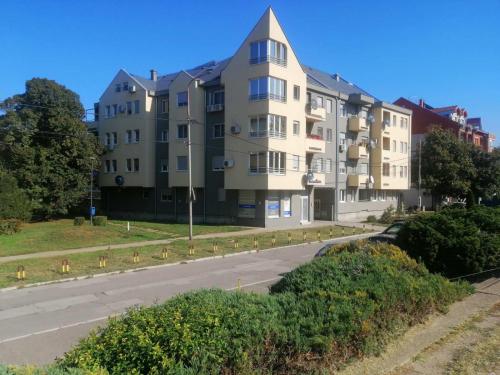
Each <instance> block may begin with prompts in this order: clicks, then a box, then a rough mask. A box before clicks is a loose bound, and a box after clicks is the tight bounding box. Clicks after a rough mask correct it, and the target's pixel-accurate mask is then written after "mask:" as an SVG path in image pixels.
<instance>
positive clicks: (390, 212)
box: [379, 204, 395, 224]
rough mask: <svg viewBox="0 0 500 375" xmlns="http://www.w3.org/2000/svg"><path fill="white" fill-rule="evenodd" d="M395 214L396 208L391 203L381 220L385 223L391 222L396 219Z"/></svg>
mask: <svg viewBox="0 0 500 375" xmlns="http://www.w3.org/2000/svg"><path fill="white" fill-rule="evenodd" d="M394 214H395V210H394V207H393V205H392V204H391V205H390V206H389V207H387V208H386V209H385V210H384V212H383V213H382V215H381V216H380V220H379V221H380V222H381V223H383V224H391V223H392V221H393V220H394Z"/></svg>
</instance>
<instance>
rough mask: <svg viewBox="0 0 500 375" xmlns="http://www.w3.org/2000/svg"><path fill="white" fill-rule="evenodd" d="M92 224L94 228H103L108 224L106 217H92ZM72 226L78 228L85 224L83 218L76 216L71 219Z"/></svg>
mask: <svg viewBox="0 0 500 375" xmlns="http://www.w3.org/2000/svg"><path fill="white" fill-rule="evenodd" d="M92 223H93V224H94V225H96V226H100V227H104V226H106V225H107V224H108V217H107V216H94V217H93V219H92ZM73 224H74V225H76V226H80V225H83V224H85V218H84V217H83V216H77V217H75V218H74V219H73Z"/></svg>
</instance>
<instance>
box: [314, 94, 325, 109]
mask: <svg viewBox="0 0 500 375" xmlns="http://www.w3.org/2000/svg"><path fill="white" fill-rule="evenodd" d="M316 104H317V105H318V108H323V107H324V103H323V97H322V96H317V97H316Z"/></svg>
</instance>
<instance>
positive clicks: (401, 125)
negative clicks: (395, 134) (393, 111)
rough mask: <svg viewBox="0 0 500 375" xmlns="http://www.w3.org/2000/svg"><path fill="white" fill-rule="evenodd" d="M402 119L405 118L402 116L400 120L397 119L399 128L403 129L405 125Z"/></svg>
mask: <svg viewBox="0 0 500 375" xmlns="http://www.w3.org/2000/svg"><path fill="white" fill-rule="evenodd" d="M404 120H405V119H404V118H403V117H401V120H400V121H399V123H400V127H401V129H404V128H405V125H404Z"/></svg>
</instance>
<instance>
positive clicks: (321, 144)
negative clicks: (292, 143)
mask: <svg viewBox="0 0 500 375" xmlns="http://www.w3.org/2000/svg"><path fill="white" fill-rule="evenodd" d="M325 144H326V142H325V140H324V139H323V137H322V136H320V135H317V134H307V135H306V152H309V153H320V154H323V153H324V152H325Z"/></svg>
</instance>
